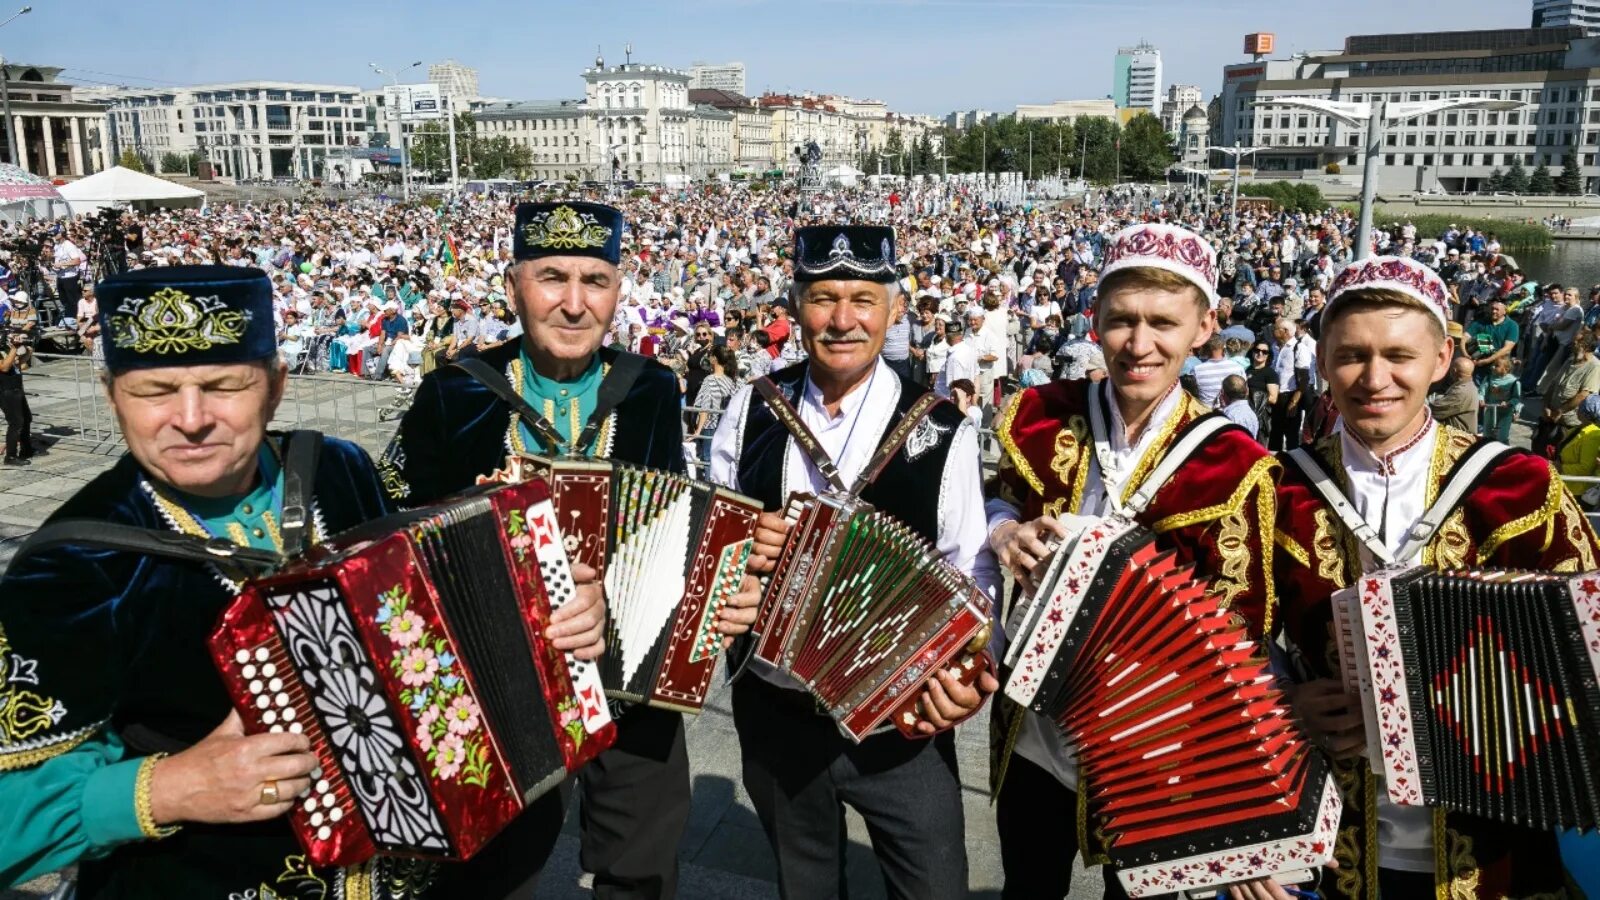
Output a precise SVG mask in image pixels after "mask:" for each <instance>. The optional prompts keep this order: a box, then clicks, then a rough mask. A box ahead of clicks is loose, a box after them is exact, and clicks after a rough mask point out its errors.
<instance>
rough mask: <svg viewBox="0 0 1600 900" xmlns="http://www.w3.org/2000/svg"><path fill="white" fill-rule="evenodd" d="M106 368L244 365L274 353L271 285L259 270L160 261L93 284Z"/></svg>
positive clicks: (118, 370) (274, 338)
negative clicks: (157, 265)
mask: <svg viewBox="0 0 1600 900" xmlns="http://www.w3.org/2000/svg"><path fill="white" fill-rule="evenodd" d="M95 294H96V296H97V297H98V299H99V302H100V331H101V333H102V334H103V335H105V342H104V343H105V354H106V368H108V369H110V370H111V371H112V372H121V371H125V370H127V369H153V368H156V367H158V366H197V365H209V364H219V363H236V362H250V361H252V360H257V359H266V358H267V357H270V356H274V355H276V354H277V352H278V340H277V335H276V333H275V330H274V328H273V322H272V282H271V281H270V280H268V278H267V273H265V272H263V271H261V270H260V269H254V268H243V267H239V266H166V267H160V268H154V269H140V270H139V271H137V272H127V273H124V274H122V275H113V276H111V277H110V278H107V279H106V280H104V281H102V282H100V283H99V284H98V285H96V286H95Z"/></svg>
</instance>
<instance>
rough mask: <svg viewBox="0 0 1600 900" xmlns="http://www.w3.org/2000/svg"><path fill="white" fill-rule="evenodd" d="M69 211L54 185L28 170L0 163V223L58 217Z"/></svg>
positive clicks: (64, 215)
mask: <svg viewBox="0 0 1600 900" xmlns="http://www.w3.org/2000/svg"><path fill="white" fill-rule="evenodd" d="M70 212H71V210H69V209H68V208H67V202H66V201H65V200H63V199H61V192H60V191H58V190H56V187H55V185H53V184H51V183H50V182H49V181H47V180H45V179H43V178H40V177H39V176H37V175H34V174H32V173H31V172H28V171H25V170H23V169H20V168H18V167H16V166H13V165H9V164H7V163H0V222H15V223H20V222H31V221H33V220H34V219H60V218H65V217H66V216H67V215H68V214H69V213H70Z"/></svg>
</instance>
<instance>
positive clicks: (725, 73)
mask: <svg viewBox="0 0 1600 900" xmlns="http://www.w3.org/2000/svg"><path fill="white" fill-rule="evenodd" d="M689 87H690V88H691V89H693V90H697V91H727V92H729V93H732V94H743V93H744V92H745V90H744V63H742V62H731V63H703V62H697V63H695V64H694V65H692V66H690V67H689Z"/></svg>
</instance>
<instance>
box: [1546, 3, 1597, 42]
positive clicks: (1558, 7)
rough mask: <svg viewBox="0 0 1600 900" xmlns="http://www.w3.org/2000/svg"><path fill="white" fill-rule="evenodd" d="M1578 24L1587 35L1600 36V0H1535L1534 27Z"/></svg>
mask: <svg viewBox="0 0 1600 900" xmlns="http://www.w3.org/2000/svg"><path fill="white" fill-rule="evenodd" d="M1562 25H1576V26H1578V27H1579V28H1582V29H1583V34H1584V36H1585V37H1600V0H1533V27H1534V28H1558V27H1560V26H1562Z"/></svg>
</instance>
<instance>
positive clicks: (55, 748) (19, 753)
mask: <svg viewBox="0 0 1600 900" xmlns="http://www.w3.org/2000/svg"><path fill="white" fill-rule="evenodd" d="M102 724H104V723H102ZM99 730H100V726H99V725H92V726H90V727H88V728H81V729H79V730H78V731H76V732H73V733H72V734H69V735H67V736H66V737H63V738H61V739H60V740H58V741H56V742H55V743H52V744H45V745H44V746H42V747H30V748H28V749H27V750H16V751H13V752H11V753H0V772H14V771H16V770H18V769H26V768H29V767H32V766H36V765H38V764H39V763H42V762H44V761H45V760H47V759H54V758H55V757H57V756H60V755H61V754H63V753H66V752H67V751H68V750H71V749H73V748H74V747H76V746H78V745H79V744H81V743H83V742H84V741H86V740H88V739H89V737H90V735H92V734H94V733H95V732H96V731H99Z"/></svg>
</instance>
